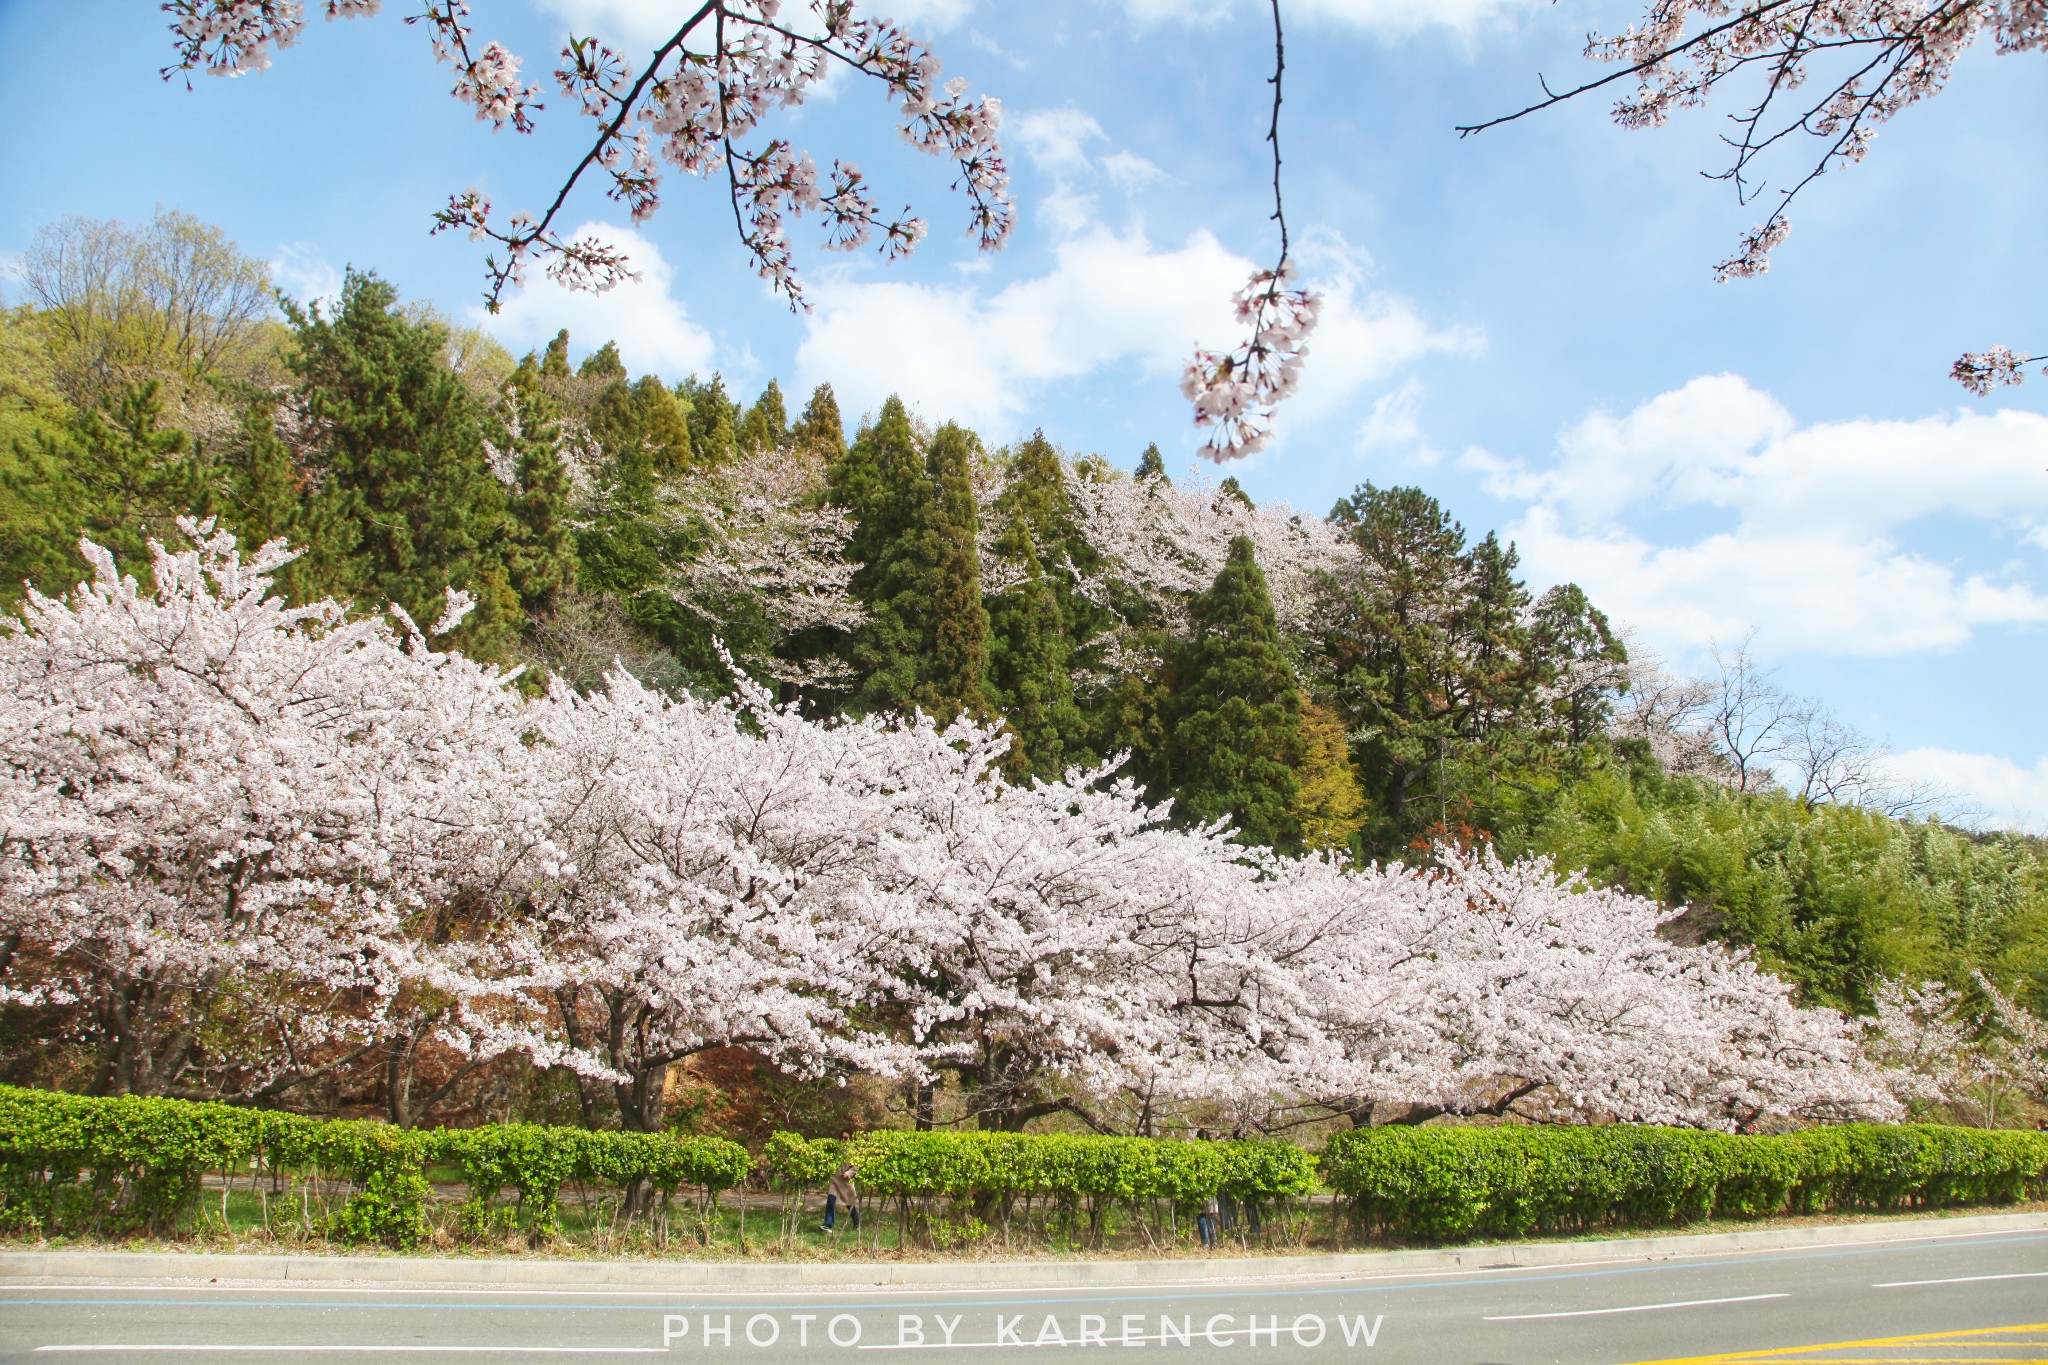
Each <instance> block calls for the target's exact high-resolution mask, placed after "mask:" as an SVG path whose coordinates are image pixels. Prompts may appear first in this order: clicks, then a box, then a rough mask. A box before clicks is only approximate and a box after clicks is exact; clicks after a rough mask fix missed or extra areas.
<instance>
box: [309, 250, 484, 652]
mask: <svg viewBox="0 0 2048 1365" xmlns="http://www.w3.org/2000/svg"><path fill="white" fill-rule="evenodd" d="M397 298H398V296H397V293H396V291H395V290H393V289H392V287H391V286H390V285H388V284H386V283H385V282H384V281H382V280H380V279H378V278H377V277H376V276H374V275H362V274H356V273H354V272H353V271H352V272H350V273H349V275H348V276H347V277H346V279H345V281H344V282H343V285H342V295H341V304H340V307H339V309H338V311H337V312H336V313H335V315H334V316H333V317H332V318H328V317H324V316H322V315H321V314H319V313H318V312H317V311H316V312H314V313H312V314H310V315H309V314H306V313H303V312H298V311H297V310H294V311H293V322H294V324H295V325H296V328H297V332H298V349H297V353H296V354H295V356H294V357H293V359H292V362H291V364H292V368H293V371H294V373H295V374H296V376H297V378H298V389H299V396H300V398H301V400H302V401H303V402H304V404H305V408H306V413H307V416H308V418H309V419H310V425H311V429H312V430H313V431H315V432H317V433H318V435H317V437H316V440H317V442H318V454H317V457H316V458H317V459H318V461H319V464H320V466H321V473H322V475H323V479H322V485H323V486H322V496H323V498H324V499H325V500H326V501H327V503H328V507H327V508H326V509H325V511H326V513H327V515H328V516H329V517H330V518H331V522H332V524H333V525H334V526H335V527H336V528H337V533H338V534H337V537H336V539H335V541H334V542H333V543H332V547H331V550H330V551H329V553H330V555H331V558H330V559H329V561H328V563H326V564H325V565H323V566H321V567H322V568H324V569H325V571H326V572H325V573H324V575H323V576H324V577H325V578H326V579H327V581H326V582H325V583H323V584H321V585H319V586H320V589H321V590H324V591H333V592H335V593H337V594H338V595H341V596H346V597H353V598H354V599H356V601H357V603H358V604H359V605H362V606H365V607H371V606H381V605H382V604H383V603H386V602H396V603H398V604H399V605H400V606H402V607H404V608H405V609H406V611H407V612H409V613H410V614H411V615H412V617H413V619H414V620H415V621H417V622H418V623H419V624H420V626H421V627H423V628H424V627H427V626H429V625H431V624H432V623H433V622H434V621H435V620H437V619H438V618H439V617H440V615H441V611H442V607H443V601H442V590H443V588H444V587H449V586H452V587H457V588H463V589H466V590H467V591H469V592H470V593H471V594H472V595H474V596H475V597H476V599H477V607H476V610H475V611H474V612H472V613H471V615H470V617H469V620H468V621H467V622H466V623H465V624H464V625H463V627H462V629H461V631H460V632H459V633H458V634H457V635H456V636H455V637H454V638H453V640H452V641H451V643H453V644H455V645H457V646H458V647H460V648H462V649H463V650H464V651H465V652H467V653H470V654H472V655H476V656H478V657H482V658H493V659H495V658H505V657H507V656H508V654H509V652H510V649H511V645H512V641H513V639H514V638H515V637H516V635H517V633H518V629H519V626H520V624H521V622H520V617H519V606H518V599H517V596H516V595H515V594H514V592H513V589H512V582H511V573H510V566H509V564H508V562H507V560H508V557H509V555H510V551H511V548H512V536H511V535H510V534H509V526H508V518H507V514H506V506H505V503H506V498H505V485H504V484H503V483H501V482H499V480H498V478H497V476H496V475H495V474H493V473H492V472H491V467H490V464H489V461H488V457H487V454H486V452H485V449H484V428H483V423H482V420H481V414H480V413H479V412H478V411H477V410H476V407H475V403H474V400H473V399H472V398H471V397H470V395H469V392H468V390H467V389H465V388H464V387H463V384H462V381H461V380H460V379H459V378H457V377H456V375H455V374H454V372H453V371H451V370H450V369H449V368H448V366H447V364H446V363H444V361H443V360H442V352H443V349H444V348H445V346H446V344H447V334H446V331H445V329H444V328H442V327H441V326H439V325H438V324H435V323H432V322H413V321H410V320H408V319H407V318H406V317H405V316H404V315H403V314H401V313H400V312H399V311H398V309H397V307H396V304H397ZM343 528H345V529H346V534H345V535H342V534H339V532H340V531H341V530H342V529H343ZM308 586H309V587H311V586H312V585H308Z"/></svg>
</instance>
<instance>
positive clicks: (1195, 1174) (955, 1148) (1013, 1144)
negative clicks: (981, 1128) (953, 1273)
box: [762, 1131, 1321, 1206]
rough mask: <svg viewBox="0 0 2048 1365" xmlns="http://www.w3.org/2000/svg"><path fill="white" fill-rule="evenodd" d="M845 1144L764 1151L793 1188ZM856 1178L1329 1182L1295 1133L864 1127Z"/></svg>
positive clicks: (1077, 1188)
mask: <svg viewBox="0 0 2048 1365" xmlns="http://www.w3.org/2000/svg"><path fill="white" fill-rule="evenodd" d="M841 1146H842V1144H840V1143H837V1142H825V1141H809V1140H806V1139H804V1138H800V1137H797V1136H796V1135H795V1134H792V1133H777V1134H776V1135H775V1136H774V1138H773V1139H771V1140H770V1142H769V1144H768V1148H767V1151H766V1152H765V1154H764V1155H763V1158H762V1159H763V1163H764V1164H765V1165H766V1166H767V1168H768V1171H769V1174H770V1177H771V1179H773V1180H774V1181H775V1182H776V1183H777V1184H778V1185H779V1186H781V1187H784V1188H805V1187H809V1186H815V1185H818V1184H821V1183H823V1181H824V1180H825V1179H826V1177H828V1176H829V1175H830V1174H831V1173H832V1170H833V1169H834V1167H835V1166H836V1165H837V1157H838V1153H839V1152H840V1150H841ZM844 1147H845V1150H846V1154H847V1156H848V1158H849V1159H851V1161H852V1162H853V1168H854V1172H855V1176H856V1178H857V1179H858V1180H859V1182H860V1184H861V1187H862V1188H863V1189H864V1190H866V1191H867V1192H869V1193H871V1194H874V1195H878V1196H881V1197H884V1198H897V1197H909V1198H919V1199H930V1198H953V1199H969V1198H1003V1197H1016V1196H1026V1197H1035V1196H1047V1197H1051V1198H1053V1199H1090V1200H1108V1201H1118V1200H1124V1201H1133V1200H1168V1201H1171V1202H1172V1203H1174V1204H1178V1205H1184V1206H1185V1205H1196V1204H1200V1203H1202V1202H1204V1201H1206V1200H1208V1199H1210V1198H1211V1197H1213V1196H1215V1195H1218V1194H1228V1195H1231V1196H1233V1197H1235V1198H1238V1199H1242V1200H1246V1201H1255V1200H1260V1199H1272V1198H1287V1197H1294V1196H1300V1195H1306V1194H1312V1193H1314V1192H1315V1191H1316V1190H1318V1189H1320V1188H1321V1184H1320V1182H1319V1181H1317V1179H1316V1174H1315V1158H1314V1157H1313V1156H1311V1155H1310V1154H1309V1153H1307V1152H1305V1151H1303V1150H1302V1149H1301V1148H1299V1147H1296V1146H1294V1145H1293V1144H1291V1143H1286V1142H1187V1141H1179V1140H1174V1139H1158V1138H1121V1137H1080V1136H1072V1135H1068V1134H1056V1133H981V1132H961V1133H954V1132H944V1133H911V1132H900V1131H882V1132H872V1133H863V1134H861V1135H860V1136H858V1137H855V1138H853V1139H851V1140H850V1141H849V1142H847V1143H846V1144H844Z"/></svg>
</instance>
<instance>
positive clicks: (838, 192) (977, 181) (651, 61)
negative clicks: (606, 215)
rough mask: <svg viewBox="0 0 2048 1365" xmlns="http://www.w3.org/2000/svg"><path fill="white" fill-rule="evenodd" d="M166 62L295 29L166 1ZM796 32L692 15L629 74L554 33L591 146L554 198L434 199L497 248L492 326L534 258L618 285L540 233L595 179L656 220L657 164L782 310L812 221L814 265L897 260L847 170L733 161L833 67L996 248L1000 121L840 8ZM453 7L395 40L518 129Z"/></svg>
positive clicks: (185, 0) (758, 11)
mask: <svg viewBox="0 0 2048 1365" xmlns="http://www.w3.org/2000/svg"><path fill="white" fill-rule="evenodd" d="M162 8H163V9H164V11H165V12H166V13H167V14H169V15H170V16H171V32H172V37H173V40H174V44H175V48H176V51H177V56H178V61H177V63H176V64H175V65H174V66H172V67H169V68H166V70H165V72H164V74H165V75H166V76H167V77H168V76H170V75H172V74H173V73H176V72H186V73H189V72H191V71H193V70H202V69H203V70H206V71H209V72H212V73H213V74H215V75H239V74H241V73H243V72H245V71H253V70H260V69H262V68H263V67H265V66H267V65H268V64H269V62H270V59H271V55H272V53H273V52H274V51H275V50H276V49H278V48H281V47H287V46H290V45H291V44H292V43H293V42H295V41H297V39H298V37H299V36H300V34H301V33H302V32H303V30H304V27H305V21H304V15H303V10H302V8H301V6H300V5H299V4H297V3H294V0H165V3H164V4H163V6H162ZM378 8H379V0H328V3H327V5H326V12H327V17H328V18H330V19H334V18H352V17H357V16H362V15H369V14H374V13H376V12H377V10H378ZM810 8H811V12H810V14H809V15H808V16H807V18H806V19H804V20H801V21H799V20H792V19H789V18H787V17H785V15H784V14H783V4H782V0H706V2H705V3H704V4H702V5H701V6H699V7H698V8H697V9H696V10H695V12H694V13H693V14H692V15H691V16H690V17H689V18H688V19H686V20H685V21H684V23H683V25H682V27H681V28H679V29H678V30H677V31H676V32H675V33H674V34H673V35H672V36H670V37H669V38H668V39H667V40H666V41H664V42H663V43H661V44H660V45H659V46H658V47H657V48H656V49H655V50H654V51H653V53H652V54H650V56H649V57H648V59H647V60H646V62H645V63H644V64H643V65H642V66H641V68H640V69H639V70H638V71H637V72H636V70H635V68H634V65H633V63H631V62H629V61H628V60H627V59H626V58H625V57H623V56H622V55H621V54H619V53H617V52H615V51H613V50H612V49H611V48H609V47H607V46H606V45H604V44H603V43H600V42H598V41H597V40H596V39H595V38H590V37H583V36H576V35H571V36H570V37H569V39H568V40H567V41H566V43H565V44H564V45H563V48H562V52H561V62H560V65H559V66H558V67H557V68H556V70H555V73H554V75H555V83H556V85H557V86H558V87H559V88H560V89H561V91H562V93H563V94H565V95H566V96H568V97H569V99H570V100H571V101H572V102H573V103H574V104H575V107H576V108H577V109H578V110H579V111H580V112H581V113H582V114H583V115H585V116H586V117H588V118H590V119H591V120H593V121H594V122H595V123H596V125H597V133H596V136H595V139H594V141H593V143H592V145H591V147H590V149H589V151H588V152H586V153H585V154H584V156H583V158H582V160H581V161H580V162H578V163H577V165H576V167H575V169H574V170H573V171H572V172H571V173H570V175H569V176H568V179H567V182H566V183H565V184H564V185H563V187H562V191H561V193H560V194H558V195H557V196H556V197H555V200H554V202H553V203H552V204H551V205H550V206H549V207H548V208H547V210H546V211H545V212H543V213H541V214H539V215H538V216H534V215H528V214H513V215H510V216H508V217H507V218H505V219H504V220H503V221H502V222H499V221H496V220H494V219H493V217H492V212H491V204H490V201H489V200H488V199H486V198H485V197H484V196H483V195H481V194H480V193H478V192H476V191H474V190H469V191H464V192H462V193H459V194H456V195H453V196H451V197H450V199H449V202H448V204H447V206H446V207H444V208H443V209H441V210H439V211H438V212H437V213H436V215H435V224H436V226H435V230H436V231H442V230H448V229H456V230H461V231H465V232H467V233H469V234H470V235H471V236H472V237H473V238H476V239H479V240H486V239H487V240H490V241H493V242H495V243H497V244H498V246H499V247H500V248H501V250H502V256H501V255H500V254H498V253H496V252H494V253H493V254H492V255H491V256H490V257H489V258H488V259H487V262H486V274H487V278H488V280H489V289H488V292H487V294H486V300H487V302H488V304H489V305H490V307H491V308H492V309H493V310H495V309H496V308H497V306H498V304H499V302H500V300H501V298H502V296H503V294H504V291H505V290H506V289H508V288H516V287H518V286H519V285H520V284H522V283H523V282H524V280H525V278H526V272H527V269H528V267H529V265H530V263H531V262H533V261H535V260H546V261H548V262H550V264H549V267H548V269H549V274H550V276H551V277H552V278H554V279H556V280H558V281H560V282H561V283H564V284H567V285H569V286H571V287H574V288H585V289H593V290H603V289H606V288H609V287H611V286H612V285H615V284H617V283H619V282H620V281H621V280H624V279H629V278H631V277H632V275H631V267H630V264H629V263H628V262H627V261H626V260H625V258H624V257H622V256H620V255H619V254H618V253H617V252H616V250H614V249H612V248H609V247H606V246H605V245H604V244H603V243H601V242H598V241H595V240H590V239H585V240H575V241H571V240H566V239H564V238H563V237H561V236H560V235H559V234H558V233H557V232H556V230H555V221H556V218H557V216H558V215H559V213H560V212H561V211H562V209H563V205H564V203H565V202H566V200H567V198H568V196H569V192H570V191H571V190H572V189H573V188H574V187H575V186H576V184H577V182H578V181H579V180H580V179H581V178H582V176H583V175H584V174H585V173H586V172H592V171H595V172H596V173H599V174H601V175H602V176H604V177H605V178H606V179H607V180H608V181H609V186H608V189H607V193H608V194H609V195H610V196H611V197H612V198H613V199H615V200H617V201H619V202H620V203H623V204H625V205H626V207H627V209H628V210H629V212H630V213H631V214H632V216H633V219H634V220H635V221H636V222H637V221H641V220H643V219H645V218H647V217H648V216H649V215H650V214H652V213H654V212H655V211H656V210H657V209H658V208H659V207H660V206H661V179H662V166H663V165H664V164H666V165H668V166H671V167H674V168H675V169H677V170H680V171H682V172H683V173H685V174H688V175H697V176H706V177H710V176H716V175H720V174H723V176H724V178H725V181H726V189H727V193H728V195H729V197H730V198H731V200H732V207H733V213H734V218H735V221H736V222H737V223H738V225H739V231H740V237H741V240H742V241H743V242H744V243H745V244H746V247H747V250H748V252H749V254H750V255H751V257H752V258H753V261H754V265H755V268H756V269H757V270H758V271H759V273H760V274H761V276H762V278H764V279H766V280H767V281H768V282H769V283H770V284H771V285H772V286H773V287H774V289H775V291H776V292H777V293H779V294H781V295H783V296H784V297H786V298H787V299H788V300H789V302H790V305H791V307H793V308H801V307H803V306H805V305H804V294H803V287H802V285H801V283H800V281H799V280H798V278H797V273H796V268H795V264H794V253H793V251H792V248H791V246H790V242H789V236H788V227H787V220H788V219H790V218H800V217H804V216H806V215H815V216H816V217H817V218H818V219H819V220H820V221H821V222H822V223H823V225H824V227H825V244H826V246H827V247H828V248H829V249H832V250H841V251H850V250H853V249H855V248H857V247H860V246H862V245H864V244H866V243H868V242H869V241H871V240H874V239H875V238H877V237H879V243H878V245H879V247H880V250H881V251H882V253H883V254H884V255H885V256H889V257H896V256H900V255H903V254H905V253H907V252H909V251H911V250H913V249H914V248H915V247H916V246H917V244H918V242H919V241H920V240H921V239H922V238H923V237H924V235H925V231H926V224H925V221H924V220H923V219H922V218H919V217H917V216H916V215H915V214H913V213H911V212H910V210H909V209H907V208H906V209H905V210H904V211H903V212H902V213H901V214H899V215H896V216H894V217H887V216H885V215H884V214H882V212H881V211H880V209H879V208H878V207H877V205H876V202H875V200H874V197H873V195H872V194H871V192H870V191H869V189H868V187H867V183H866V180H865V178H864V177H863V175H862V173H861V171H860V168H859V167H857V166H855V165H854V164H852V163H851V162H846V161H835V162H833V164H832V169H831V171H830V172H829V173H825V172H821V171H820V169H819V167H818V165H817V163H816V161H815V160H814V159H813V158H812V156H811V155H810V153H808V152H805V151H801V150H799V149H797V148H795V147H793V146H791V145H790V144H789V143H788V142H786V141H783V140H781V139H771V140H768V141H766V142H764V143H761V144H759V145H758V146H751V147H750V146H746V145H743V144H744V143H745V142H746V141H747V140H748V139H749V138H751V137H753V136H754V135H755V134H756V133H757V132H758V130H759V128H760V126H761V124H762V122H763V120H764V119H766V118H767V117H768V116H770V115H771V114H773V113H775V112H776V111H778V110H786V109H792V108H795V107H796V106H798V105H800V104H802V103H803V102H804V100H805V99H806V98H808V97H809V96H810V95H811V94H812V93H813V91H814V90H815V88H816V87H817V85H818V83H819V82H820V81H822V80H823V79H824V77H825V74H826V69H827V66H828V64H831V63H837V64H840V65H843V66H845V67H847V68H849V69H851V70H853V71H856V72H859V73H861V74H862V75H865V76H868V77H871V78H872V79H874V80H876V81H878V82H879V83H880V84H881V85H882V87H883V89H884V91H885V92H886V94H887V96H888V97H889V99H890V100H891V101H892V102H893V103H894V104H895V105H896V106H897V113H898V117H899V121H900V126H901V129H902V133H903V137H904V140H905V141H906V142H908V143H909V144H910V145H911V146H913V147H916V148H918V149H919V150H920V151H924V152H927V153H930V154H932V155H935V156H943V157H946V158H949V159H950V160H952V161H953V162H954V163H955V164H956V165H957V166H958V168H959V175H958V177H957V178H956V180H955V181H954V188H955V189H957V190H958V191H960V192H961V194H962V195H963V196H964V197H965V198H966V200H967V203H968V225H969V231H970V233H971V234H972V235H973V236H974V237H975V238H976V239H977V241H978V243H979V245H980V246H981V248H982V249H983V250H995V249H997V248H999V247H1001V246H1002V245H1003V243H1004V241H1005V240H1006V239H1007V238H1008V236H1009V234H1010V230H1011V228H1012V227H1013V226H1014V225H1015V222H1016V205H1015V202H1014V201H1013V200H1012V198H1011V196H1010V190H1009V172H1008V170H1007V167H1006V166H1005V163H1004V161H1003V154H1002V148H1001V145H1000V143H999V141H998V136H997V135H998V132H999V130H1000V127H1001V124H1002V106H1001V104H1000V103H999V102H998V101H996V100H994V99H990V98H985V97H984V98H978V99H977V98H972V97H970V96H969V94H968V89H967V84H966V82H965V81H962V80H959V79H957V78H956V79H952V80H942V79H941V71H940V63H939V59H938V58H937V56H935V55H934V54H933V53H932V51H931V50H930V49H929V48H928V47H926V46H924V45H923V44H921V43H918V42H916V41H915V40H913V39H912V38H910V37H909V36H908V35H906V34H905V33H904V32H903V31H902V30H901V29H899V28H898V27H896V26H895V25H894V24H892V23H889V22H887V21H885V20H873V19H863V18H860V17H858V16H857V15H856V13H855V9H854V4H853V3H852V0H816V3H814V4H813V5H812V6H811V7H810ZM469 19H470V9H469V5H468V4H467V3H466V0H429V2H428V3H427V4H426V5H425V6H424V8H423V9H422V10H421V11H420V12H419V13H417V14H413V15H408V16H407V18H406V22H407V23H409V24H421V25H424V26H425V27H426V29H427V31H428V34H429V38H430V41H431V43H432V46H433V51H434V55H435V57H436V58H437V59H438V60H440V61H441V62H443V63H444V64H446V65H448V66H450V67H452V68H453V69H454V71H455V83H454V87H453V92H452V93H453V94H454V95H455V97H456V98H457V99H459V100H462V101H463V102H465V103H467V104H469V105H471V106H472V107H473V108H474V109H475V110H476V116H477V118H478V119H480V120H482V121H484V122H487V123H489V124H491V125H492V126H493V127H494V128H503V127H506V126H508V125H509V126H510V127H512V128H513V129H514V130H516V131H518V132H522V133H527V132H531V131H533V128H534V118H533V116H534V114H535V113H536V112H538V111H539V110H540V109H541V108H542V105H541V104H540V102H539V99H538V96H539V95H540V93H541V89H540V87H539V86H538V85H528V84H524V83H522V81H521V78H520V70H521V66H522V61H521V59H520V58H519V57H518V56H517V55H515V54H514V53H512V52H511V51H509V50H508V49H507V48H505V47H504V46H503V45H502V44H500V43H497V42H489V43H485V44H482V45H481V46H479V45H477V44H476V42H475V40H474V32H473V30H472V28H471V25H470V22H469Z"/></svg>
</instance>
